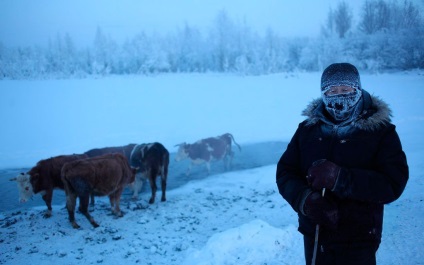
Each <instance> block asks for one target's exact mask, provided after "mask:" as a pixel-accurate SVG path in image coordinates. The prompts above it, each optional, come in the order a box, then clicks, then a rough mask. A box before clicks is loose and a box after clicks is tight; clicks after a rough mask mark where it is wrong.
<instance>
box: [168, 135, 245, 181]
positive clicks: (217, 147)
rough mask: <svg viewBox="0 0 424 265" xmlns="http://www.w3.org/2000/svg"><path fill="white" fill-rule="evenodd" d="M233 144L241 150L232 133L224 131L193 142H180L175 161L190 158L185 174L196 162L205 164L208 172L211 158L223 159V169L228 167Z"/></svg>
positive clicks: (231, 157)
mask: <svg viewBox="0 0 424 265" xmlns="http://www.w3.org/2000/svg"><path fill="white" fill-rule="evenodd" d="M233 142H234V144H235V145H236V146H237V147H238V148H239V150H240V151H241V147H240V145H238V144H237V143H236V141H235V140H234V137H233V135H231V134H230V133H226V134H223V135H220V136H217V137H210V138H206V139H202V140H199V141H197V142H195V143H193V144H187V143H182V144H178V145H176V146H179V148H178V151H177V154H176V156H175V161H181V160H183V159H190V160H191V163H190V165H189V167H188V169H187V175H189V174H190V171H191V168H192V166H193V165H196V164H203V163H205V164H206V168H207V170H208V174H210V171H211V166H210V162H211V161H212V160H223V161H224V165H225V169H226V170H227V169H229V168H230V166H231V163H232V159H233V156H234V152H233V151H232V150H231V145H232V143H233Z"/></svg>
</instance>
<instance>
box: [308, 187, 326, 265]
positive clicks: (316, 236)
mask: <svg viewBox="0 0 424 265" xmlns="http://www.w3.org/2000/svg"><path fill="white" fill-rule="evenodd" d="M324 195H325V188H323V189H322V197H324ZM318 237H319V224H317V225H316V227H315V242H314V252H313V254H312V262H311V265H315V261H316V259H317V250H318Z"/></svg>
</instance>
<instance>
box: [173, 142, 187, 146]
mask: <svg viewBox="0 0 424 265" xmlns="http://www.w3.org/2000/svg"><path fill="white" fill-rule="evenodd" d="M185 144H186V143H185V142H183V143H180V144H176V145H174V146H181V145H185Z"/></svg>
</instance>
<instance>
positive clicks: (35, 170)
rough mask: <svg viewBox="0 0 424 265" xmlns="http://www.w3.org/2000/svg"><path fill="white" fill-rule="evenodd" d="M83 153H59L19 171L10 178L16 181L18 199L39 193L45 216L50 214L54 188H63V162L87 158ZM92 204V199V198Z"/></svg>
mask: <svg viewBox="0 0 424 265" xmlns="http://www.w3.org/2000/svg"><path fill="white" fill-rule="evenodd" d="M87 157H88V156H87V155H84V154H73V155H60V156H55V157H51V158H48V159H44V160H40V161H39V162H38V163H37V164H36V165H35V166H34V167H32V168H31V169H30V170H29V171H28V172H27V173H21V174H20V175H18V176H17V177H16V178H12V179H10V180H12V181H16V182H17V183H18V190H19V200H20V201H21V202H26V201H28V200H29V199H30V198H31V197H32V196H33V195H34V194H37V193H40V194H41V195H42V198H43V200H44V202H45V203H46V206H47V211H46V212H45V214H44V217H45V218H48V217H50V216H51V215H52V198H53V190H54V189H56V188H57V189H62V190H63V189H64V186H63V182H62V180H61V177H60V173H61V170H62V166H63V164H65V163H66V162H70V161H74V160H77V159H82V158H87ZM92 203H93V204H94V200H92Z"/></svg>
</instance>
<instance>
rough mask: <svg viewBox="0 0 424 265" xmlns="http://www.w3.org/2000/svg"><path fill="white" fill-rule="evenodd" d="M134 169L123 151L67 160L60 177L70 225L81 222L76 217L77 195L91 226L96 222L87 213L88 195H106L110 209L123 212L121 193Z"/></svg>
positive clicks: (73, 225) (115, 212)
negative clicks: (77, 221)
mask: <svg viewBox="0 0 424 265" xmlns="http://www.w3.org/2000/svg"><path fill="white" fill-rule="evenodd" d="M135 173H136V169H132V168H131V167H130V165H129V163H128V161H127V159H126V158H125V157H124V156H123V155H122V154H106V155H103V156H98V157H93V158H87V159H81V160H77V161H73V162H69V163H66V164H65V165H63V168H62V181H63V183H64V186H65V192H66V208H67V210H68V214H69V221H70V222H71V224H72V227H74V228H79V227H80V226H79V225H78V224H77V223H76V221H75V203H76V198H77V197H79V199H80V211H81V213H82V214H84V216H85V217H86V218H87V219H88V220H89V221H90V223H91V224H92V225H93V227H98V226H99V225H98V224H97V222H96V221H95V220H94V218H93V217H92V216H91V215H90V214H89V213H88V201H89V195H90V194H93V195H95V196H109V200H110V205H111V207H112V212H113V213H114V214H115V215H117V216H122V215H123V214H122V212H121V209H120V207H119V206H120V200H121V194H122V191H123V189H124V187H125V186H126V185H127V184H128V183H131V182H133V181H134V179H135Z"/></svg>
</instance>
